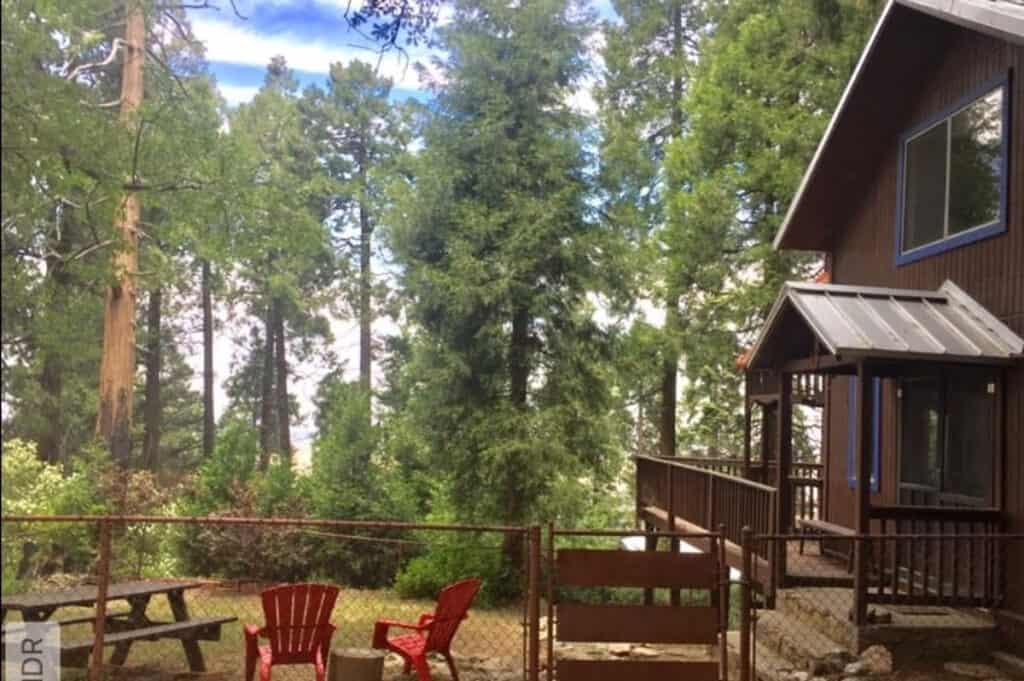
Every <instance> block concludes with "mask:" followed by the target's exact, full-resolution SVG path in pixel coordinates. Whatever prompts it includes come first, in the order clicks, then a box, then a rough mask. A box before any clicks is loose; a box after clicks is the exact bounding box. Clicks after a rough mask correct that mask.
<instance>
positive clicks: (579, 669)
mask: <svg viewBox="0 0 1024 681" xmlns="http://www.w3.org/2000/svg"><path fill="white" fill-rule="evenodd" d="M557 669H558V675H557V676H558V681H666V680H667V679H685V680H686V681H718V663H717V662H708V661H686V662H683V661H672V662H668V661H652V660H622V661H619V660H559V661H558V666H557Z"/></svg>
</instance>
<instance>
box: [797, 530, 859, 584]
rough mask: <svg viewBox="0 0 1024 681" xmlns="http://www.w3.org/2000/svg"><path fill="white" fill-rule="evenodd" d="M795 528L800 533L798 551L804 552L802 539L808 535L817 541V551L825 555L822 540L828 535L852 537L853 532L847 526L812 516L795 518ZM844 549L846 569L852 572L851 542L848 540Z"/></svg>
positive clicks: (854, 534) (854, 533)
mask: <svg viewBox="0 0 1024 681" xmlns="http://www.w3.org/2000/svg"><path fill="white" fill-rule="evenodd" d="M795 525H796V529H797V531H798V532H799V533H800V553H801V554H803V552H804V539H805V538H807V537H810V538H812V539H814V540H816V541H817V542H818V553H820V554H822V555H825V554H824V551H823V544H824V540H825V539H826V538H828V537H841V538H845V537H850V538H852V537H854V536H856V534H857V533H856V532H854V531H853V530H852V529H850V528H849V527H843V526H842V525H836V524H835V523H830V522H828V521H827V520H815V519H813V518H797V519H796V522H795ZM848 544H849V545H848V547H847V550H846V570H847V572H853V544H854V543H853V542H852V541H850V542H848Z"/></svg>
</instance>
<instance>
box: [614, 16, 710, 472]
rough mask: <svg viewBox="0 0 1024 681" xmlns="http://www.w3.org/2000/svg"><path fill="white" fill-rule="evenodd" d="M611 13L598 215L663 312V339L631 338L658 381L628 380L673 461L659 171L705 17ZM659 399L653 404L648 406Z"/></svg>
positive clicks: (673, 368) (670, 335) (673, 283)
mask: <svg viewBox="0 0 1024 681" xmlns="http://www.w3.org/2000/svg"><path fill="white" fill-rule="evenodd" d="M614 7H615V10H616V12H617V14H618V15H619V18H620V20H619V21H612V22H608V24H607V25H606V27H605V35H606V41H605V47H604V49H603V51H602V57H603V59H604V63H605V67H606V73H605V78H604V82H603V83H602V85H601V86H600V87H599V88H598V90H597V99H598V103H599V107H600V109H599V117H600V122H601V174H600V179H601V188H602V190H603V192H604V200H605V201H604V209H603V210H604V213H603V215H604V219H605V220H607V221H609V222H610V223H612V224H613V225H615V226H616V227H617V228H618V229H620V230H624V231H625V232H626V233H627V234H628V235H630V236H632V238H633V239H634V241H635V243H636V244H637V246H638V249H637V251H636V253H635V256H636V260H637V263H636V270H637V271H638V272H639V273H641V274H643V275H646V276H645V277H641V280H640V281H639V282H637V285H638V292H639V293H640V294H641V295H645V296H649V297H651V298H653V299H654V300H657V301H658V302H659V304H660V306H661V307H662V308H663V309H664V311H665V324H664V327H663V330H662V333H661V334H660V335H659V334H654V333H651V332H650V331H649V330H645V329H644V328H642V327H644V326H645V325H646V322H643V321H639V322H637V323H636V324H635V326H636V327H637V328H636V329H634V331H635V332H634V333H633V334H632V336H631V338H632V340H633V341H634V342H635V343H642V345H640V346H636V347H635V348H634V353H633V354H634V357H635V358H636V359H637V360H639V361H641V362H642V363H643V364H644V365H645V367H647V366H650V365H651V364H652V363H656V364H657V365H658V366H657V368H656V373H655V374H653V375H652V373H651V371H649V370H648V371H639V372H635V373H632V374H629V375H628V376H627V378H632V381H633V382H634V383H633V385H632V386H631V389H630V392H632V393H634V399H635V400H636V408H637V410H638V413H639V411H643V410H644V409H645V408H646V409H647V410H648V411H654V410H655V409H656V410H657V433H658V438H657V439H658V452H659V453H660V454H661V455H662V456H674V455H675V453H676V395H677V391H678V385H677V378H678V373H679V347H678V343H679V334H680V327H681V326H682V324H683V320H682V318H681V316H680V310H679V300H680V297H681V295H682V289H681V286H680V284H681V282H680V281H679V279H678V277H676V276H675V275H674V273H673V272H672V271H671V270H670V268H669V263H670V262H671V260H672V256H671V254H672V252H673V250H674V249H675V244H674V243H673V242H672V240H671V239H666V238H665V235H666V231H665V205H664V204H665V195H666V193H667V192H668V191H669V189H668V187H666V183H665V170H664V162H665V152H666V148H667V147H668V145H669V143H670V142H671V141H673V140H678V139H680V138H681V137H682V136H683V133H684V131H685V129H684V114H685V112H684V110H683V95H684V94H685V92H686V89H687V86H688V84H689V78H690V71H691V69H692V67H693V65H694V62H695V57H696V55H695V51H694V49H695V46H696V44H697V41H698V39H699V37H700V35H701V31H702V30H704V29H705V28H706V26H705V17H704V12H703V8H702V6H701V3H700V2H698V1H696V0H662V1H658V2H650V1H647V0H618V1H617V2H615V3H614ZM652 360H653V361H652ZM655 376H656V378H655ZM655 381H656V383H657V385H656V386H652V385H651V383H652V382H655ZM655 391H656V392H657V393H658V394H659V396H660V399H659V400H658V401H657V403H655V402H654V401H653V400H651V399H650V398H651V396H652V395H653V394H654V393H655ZM636 427H637V431H638V432H640V433H642V432H644V430H645V427H644V424H643V423H642V422H640V421H639V420H638V423H637V426H636ZM641 447H642V445H641Z"/></svg>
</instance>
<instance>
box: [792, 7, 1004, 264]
mask: <svg viewBox="0 0 1024 681" xmlns="http://www.w3.org/2000/svg"><path fill="white" fill-rule="evenodd" d="M896 5H902V6H904V7H907V8H909V9H912V10H916V11H919V12H921V13H923V14H927V15H930V16H933V17H936V18H938V19H941V20H943V21H948V22H950V23H953V24H956V25H958V26H962V27H964V28H967V29H970V30H975V31H981V32H983V33H986V34H988V35H992V36H995V37H997V38H1001V39H1003V40H1006V41H1008V42H1012V43H1014V44H1017V45H1024V10H1021V11H1019V12H1018V11H1017V10H1016V9H1013V8H1011V7H1009V6H1005V7H1004V6H1003V5H1000V4H997V3H993V2H977V1H975V0H888V2H887V3H886V6H885V9H884V10H883V11H882V14H881V16H880V17H879V19H878V22H877V23H876V24H875V28H874V30H873V31H872V33H871V37H870V38H869V39H868V43H867V45H866V46H865V48H864V51H863V52H861V55H860V59H859V60H858V61H857V66H856V68H854V70H853V74H852V75H851V76H850V80H849V81H848V82H847V84H846V88H845V89H844V90H843V94H842V96H841V97H840V98H839V104H838V105H837V106H836V109H835V111H834V112H833V113H832V118H831V120H830V121H829V124H828V127H827V128H825V133H824V135H822V138H821V142H819V143H818V147H817V149H815V151H814V156H813V157H812V158H811V162H810V164H808V166H807V170H806V171H805V172H804V175H803V178H801V180H800V185H799V186H798V187H797V190H796V193H795V194H794V195H793V200H792V201H790V203H789V207H788V209H787V211H786V216H785V218H784V219H783V221H782V225H781V226H780V227H779V231H778V232H776V234H775V239H774V240H773V241H772V248H773V249H775V250H783V249H786V250H821V249H820V248H819V247H818V245H817V244H812V243H808V242H806V241H803V242H797V243H793V241H792V238H791V237H792V235H790V234H789V230H790V226H791V224H792V222H793V219H794V216H795V215H796V212H797V210H798V209H799V207H800V205H801V203H802V202H803V198H804V194H805V193H806V192H807V189H808V186H809V185H810V183H811V179H812V178H813V177H814V175H815V173H816V171H817V168H818V165H819V163H820V162H821V158H822V156H823V155H824V153H825V150H826V148H827V147H828V146H829V144H830V143H831V141H832V137H833V136H834V134H835V130H836V128H837V127H838V123H839V118H840V117H841V116H842V115H843V113H844V112H845V111H846V107H847V104H848V102H849V99H850V97H851V96H852V92H853V90H854V88H855V87H856V86H857V84H858V83H859V81H860V77H861V74H862V72H863V70H864V68H865V66H866V64H867V62H868V61H869V59H870V58H871V55H872V54H873V53H874V51H875V47H876V46H877V44H878V41H879V38H880V36H881V35H882V31H883V29H884V28H885V26H886V24H887V23H888V21H889V18H890V16H891V15H892V12H893V8H894V7H895V6H896ZM787 237H790V238H789V239H787Z"/></svg>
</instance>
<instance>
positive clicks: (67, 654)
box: [0, 581, 237, 672]
mask: <svg viewBox="0 0 1024 681" xmlns="http://www.w3.org/2000/svg"><path fill="white" fill-rule="evenodd" d="M199 586H201V584H199V583H198V582H170V581H162V582H123V583H120V584H111V585H110V587H109V588H108V589H107V601H108V602H109V601H122V600H123V601H128V605H129V610H128V611H127V612H115V613H112V614H108V615H107V617H106V626H105V632H104V637H103V645H104V646H114V652H113V653H112V655H111V658H110V663H111V664H112V665H116V666H121V665H124V663H125V661H126V660H127V658H128V652H129V651H130V650H131V646H132V643H134V642H136V641H159V640H163V639H176V640H178V641H180V642H181V645H182V648H183V649H184V651H185V658H186V659H187V660H188V666H189V669H190V670H191V671H193V672H203V671H206V664H205V662H204V660H203V654H202V650H201V649H200V648H199V641H216V640H219V639H220V628H221V626H222V625H224V624H227V623H230V622H234V621H236V620H237V618H235V617H210V618H204V619H192V618H190V617H189V613H188V606H187V605H186V603H185V591H186V590H188V589H195V588H197V587H199ZM159 594H164V595H166V596H167V601H168V604H169V605H170V609H171V613H172V614H173V616H174V621H173V622H155V621H153V620H151V619H149V617H148V616H147V615H146V608H147V607H148V606H149V602H150V600H151V599H152V597H153V596H155V595H159ZM97 598H98V593H97V588H96V587H95V586H81V587H77V588H74V589H66V590H61V591H50V592H44V593H28V594H17V595H10V596H4V597H3V600H2V601H0V612H2V618H3V620H6V619H7V613H8V611H17V612H20V613H21V617H22V620H24V621H25V622H43V621H50V617H51V616H52V615H53V614H54V613H55V612H56V611H57V610H58V609H60V608H65V607H75V606H78V607H88V606H92V605H95V603H96V600H97ZM95 620H96V618H95V616H77V617H71V618H67V619H61V620H55V623H56V624H59V625H61V626H70V625H73V624H86V623H90V622H92V623H95ZM94 645H95V638H93V637H88V638H85V639H82V640H74V641H63V640H62V641H61V666H65V667H84V666H86V665H87V664H88V661H89V655H90V653H91V651H92V649H93V647H94Z"/></svg>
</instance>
